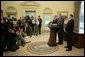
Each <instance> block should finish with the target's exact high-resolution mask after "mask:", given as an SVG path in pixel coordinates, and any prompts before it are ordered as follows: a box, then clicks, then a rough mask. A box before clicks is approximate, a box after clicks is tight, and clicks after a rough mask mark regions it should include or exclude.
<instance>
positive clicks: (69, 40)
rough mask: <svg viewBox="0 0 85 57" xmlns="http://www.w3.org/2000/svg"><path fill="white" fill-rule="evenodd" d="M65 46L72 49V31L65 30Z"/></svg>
mask: <svg viewBox="0 0 85 57" xmlns="http://www.w3.org/2000/svg"><path fill="white" fill-rule="evenodd" d="M66 41H67V47H68V48H69V49H72V32H66Z"/></svg>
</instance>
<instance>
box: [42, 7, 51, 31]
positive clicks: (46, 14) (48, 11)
mask: <svg viewBox="0 0 85 57" xmlns="http://www.w3.org/2000/svg"><path fill="white" fill-rule="evenodd" d="M51 17H52V10H51V9H50V8H45V9H44V20H45V30H47V31H49V28H48V27H47V26H46V25H47V24H48V23H49V22H50V21H51Z"/></svg>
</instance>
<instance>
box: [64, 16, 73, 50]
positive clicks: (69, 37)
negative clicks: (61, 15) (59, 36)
mask: <svg viewBox="0 0 85 57" xmlns="http://www.w3.org/2000/svg"><path fill="white" fill-rule="evenodd" d="M73 29H74V20H73V15H72V14H70V19H69V21H68V22H67V24H66V27H65V33H66V41H67V46H66V47H65V48H68V49H66V51H71V50H72V33H73Z"/></svg>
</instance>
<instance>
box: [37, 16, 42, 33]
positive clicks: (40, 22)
mask: <svg viewBox="0 0 85 57" xmlns="http://www.w3.org/2000/svg"><path fill="white" fill-rule="evenodd" d="M38 20H39V25H38V28H39V34H41V26H42V19H41V18H40V16H38Z"/></svg>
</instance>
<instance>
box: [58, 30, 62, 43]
mask: <svg viewBox="0 0 85 57" xmlns="http://www.w3.org/2000/svg"><path fill="white" fill-rule="evenodd" d="M58 39H59V43H60V44H63V29H59V30H58Z"/></svg>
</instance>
